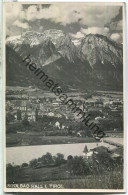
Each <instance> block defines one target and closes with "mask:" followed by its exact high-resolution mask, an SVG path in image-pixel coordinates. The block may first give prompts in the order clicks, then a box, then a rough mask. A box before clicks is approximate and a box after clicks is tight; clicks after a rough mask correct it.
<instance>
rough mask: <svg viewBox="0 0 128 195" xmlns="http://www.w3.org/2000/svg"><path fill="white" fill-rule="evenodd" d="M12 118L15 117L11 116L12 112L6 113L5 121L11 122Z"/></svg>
mask: <svg viewBox="0 0 128 195" xmlns="http://www.w3.org/2000/svg"><path fill="white" fill-rule="evenodd" d="M14 119H15V117H14V116H13V114H11V113H10V112H9V113H7V115H6V122H7V123H10V122H13V121H14Z"/></svg>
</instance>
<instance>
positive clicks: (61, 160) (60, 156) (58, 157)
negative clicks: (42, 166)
mask: <svg viewBox="0 0 128 195" xmlns="http://www.w3.org/2000/svg"><path fill="white" fill-rule="evenodd" d="M64 162H65V159H64V155H63V154H61V153H57V155H56V157H55V163H56V164H57V165H61V164H62V163H64Z"/></svg>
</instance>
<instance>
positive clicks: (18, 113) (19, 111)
mask: <svg viewBox="0 0 128 195" xmlns="http://www.w3.org/2000/svg"><path fill="white" fill-rule="evenodd" d="M21 119H22V118H21V110H17V120H21Z"/></svg>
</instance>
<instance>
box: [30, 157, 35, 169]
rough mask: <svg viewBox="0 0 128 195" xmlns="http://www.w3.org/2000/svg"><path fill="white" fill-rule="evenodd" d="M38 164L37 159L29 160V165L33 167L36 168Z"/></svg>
mask: <svg viewBox="0 0 128 195" xmlns="http://www.w3.org/2000/svg"><path fill="white" fill-rule="evenodd" d="M36 165H37V159H33V160H31V161H30V162H29V166H30V167H31V168H34V167H35V166H36Z"/></svg>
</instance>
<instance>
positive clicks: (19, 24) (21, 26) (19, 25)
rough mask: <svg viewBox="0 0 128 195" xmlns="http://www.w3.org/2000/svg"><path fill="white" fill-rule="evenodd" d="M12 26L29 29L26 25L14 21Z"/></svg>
mask: <svg viewBox="0 0 128 195" xmlns="http://www.w3.org/2000/svg"><path fill="white" fill-rule="evenodd" d="M13 25H14V26H17V27H19V28H24V29H29V25H28V23H23V22H21V21H19V20H16V21H15V22H14V23H13Z"/></svg>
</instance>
